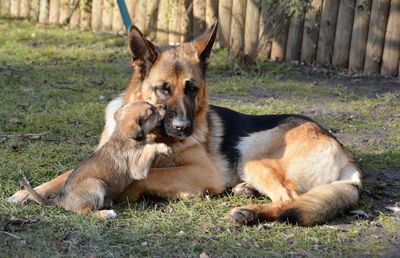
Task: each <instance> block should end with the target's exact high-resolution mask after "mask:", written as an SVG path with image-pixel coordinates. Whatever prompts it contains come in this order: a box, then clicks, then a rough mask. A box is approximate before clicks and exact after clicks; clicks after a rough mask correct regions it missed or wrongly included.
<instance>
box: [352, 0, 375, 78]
mask: <svg viewBox="0 0 400 258" xmlns="http://www.w3.org/2000/svg"><path fill="white" fill-rule="evenodd" d="M370 11H371V0H357V1H356V12H355V14H354V24H353V35H352V38H351V47H350V56H349V70H350V71H351V72H362V70H363V67H364V57H365V49H366V47H367V37H368V27H369V15H370Z"/></svg>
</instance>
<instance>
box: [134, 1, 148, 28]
mask: <svg viewBox="0 0 400 258" xmlns="http://www.w3.org/2000/svg"><path fill="white" fill-rule="evenodd" d="M135 16H136V24H135V25H136V26H137V27H138V28H139V29H140V30H141V31H142V32H144V31H145V30H146V28H145V26H146V0H136V9H135Z"/></svg>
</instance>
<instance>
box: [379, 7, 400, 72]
mask: <svg viewBox="0 0 400 258" xmlns="http://www.w3.org/2000/svg"><path fill="white" fill-rule="evenodd" d="M385 38H386V39H385V48H384V50H383V58H382V69H381V74H382V75H391V76H396V74H397V73H398V67H399V58H400V0H392V1H391V3H390V13H389V20H388V24H387V28H386V37H385Z"/></svg>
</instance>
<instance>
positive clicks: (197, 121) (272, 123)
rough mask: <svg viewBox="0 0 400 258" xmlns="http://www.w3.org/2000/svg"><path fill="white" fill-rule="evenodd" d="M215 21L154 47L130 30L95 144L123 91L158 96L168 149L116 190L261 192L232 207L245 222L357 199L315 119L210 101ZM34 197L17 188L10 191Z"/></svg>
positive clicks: (317, 215)
mask: <svg viewBox="0 0 400 258" xmlns="http://www.w3.org/2000/svg"><path fill="white" fill-rule="evenodd" d="M216 33H217V23H216V24H214V25H213V26H211V28H210V29H209V30H207V31H206V32H205V33H204V34H203V35H201V36H199V37H198V38H196V39H194V40H193V41H191V42H185V43H182V44H181V45H179V46H169V47H160V46H156V45H154V44H153V43H152V42H150V41H149V40H147V39H145V38H144V36H143V34H142V33H141V32H140V30H139V29H137V28H136V27H132V28H131V31H130V33H129V36H128V46H129V49H130V51H131V54H132V65H133V66H134V71H135V72H134V74H133V75H132V79H131V81H130V83H129V85H128V87H127V89H126V91H125V92H124V94H123V96H120V97H117V98H116V99H114V100H113V101H111V102H110V104H109V105H108V107H107V109H106V126H105V129H104V131H103V134H102V137H101V140H100V144H99V148H101V146H103V145H104V144H105V143H106V142H107V141H108V139H109V138H110V137H111V135H112V134H113V132H114V131H115V129H116V127H117V126H116V122H115V120H114V113H115V112H116V110H118V108H119V107H120V106H121V105H123V104H124V103H127V102H129V101H133V100H134V101H135V100H146V101H149V102H150V103H152V104H165V105H166V106H167V112H166V115H165V118H164V122H163V123H162V126H161V127H160V130H158V131H157V132H156V134H155V136H156V137H155V141H156V142H164V143H167V144H168V145H170V146H171V148H172V150H173V153H172V155H170V156H168V157H160V158H159V159H157V160H156V161H155V162H154V164H153V166H152V168H151V170H150V172H149V175H148V177H147V178H146V179H144V180H140V181H133V182H132V184H131V185H130V186H129V187H127V189H126V190H125V191H124V192H123V193H121V194H120V195H119V198H122V199H126V198H129V199H131V200H137V199H138V198H139V197H140V196H141V195H143V194H145V193H152V194H157V195H160V196H163V197H169V198H174V197H179V198H182V197H189V196H196V195H201V194H202V193H204V192H207V193H210V194H217V193H221V192H223V191H224V190H225V189H228V188H231V187H234V186H235V185H237V184H239V183H242V182H244V183H245V184H240V185H238V186H237V187H235V188H234V192H236V193H245V194H246V193H252V192H254V191H257V192H259V193H260V194H262V195H265V196H268V197H269V198H270V199H271V200H272V204H268V203H266V204H260V205H251V206H245V207H238V208H235V209H233V210H232V211H231V217H232V219H233V220H234V221H236V222H238V223H242V224H251V223H257V222H258V221H262V220H282V221H290V222H293V223H298V224H300V225H313V224H318V223H324V222H326V221H327V220H329V219H331V218H333V217H334V216H336V215H338V214H340V213H342V212H343V211H345V210H347V209H349V208H351V207H353V206H354V205H356V203H357V201H358V199H359V191H360V188H361V185H362V182H361V171H360V169H359V168H358V166H357V164H356V163H355V162H354V159H353V157H352V156H351V154H349V153H348V152H347V151H346V149H345V148H343V146H342V145H341V144H340V143H339V142H338V141H337V140H336V138H335V137H334V136H332V135H331V134H330V133H329V132H328V131H326V130H324V129H323V128H322V127H321V126H320V125H318V124H317V123H316V122H314V121H312V120H311V119H309V118H307V117H304V116H299V115H263V116H251V115H245V114H240V113H238V112H235V111H233V110H229V109H226V108H222V107H217V106H211V105H208V98H207V92H206V82H205V80H206V76H205V72H206V66H207V62H208V58H209V56H210V54H211V48H212V46H213V43H214V40H215V36H216ZM69 173H70V171H68V172H65V173H64V174H62V175H60V176H58V177H56V178H55V179H53V180H51V181H49V182H47V183H44V184H42V185H41V186H39V187H37V188H36V189H37V191H38V192H40V193H41V194H42V195H45V196H49V195H50V194H54V193H58V192H60V189H61V187H62V185H63V183H64V182H65V180H66V178H68V175H69ZM30 199H32V196H31V195H29V193H28V192H27V191H23V190H22V191H18V192H17V193H15V194H14V195H13V196H11V197H10V198H9V199H8V200H9V201H10V202H13V203H21V202H24V201H25V200H30Z"/></svg>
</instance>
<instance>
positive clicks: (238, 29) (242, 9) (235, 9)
mask: <svg viewBox="0 0 400 258" xmlns="http://www.w3.org/2000/svg"><path fill="white" fill-rule="evenodd" d="M246 4H247V1H246V0H235V1H233V5H232V21H231V34H230V39H229V63H230V65H235V64H242V63H243V57H244V56H243V50H244V26H245V24H244V23H245V18H246V17H245V15H246Z"/></svg>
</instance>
